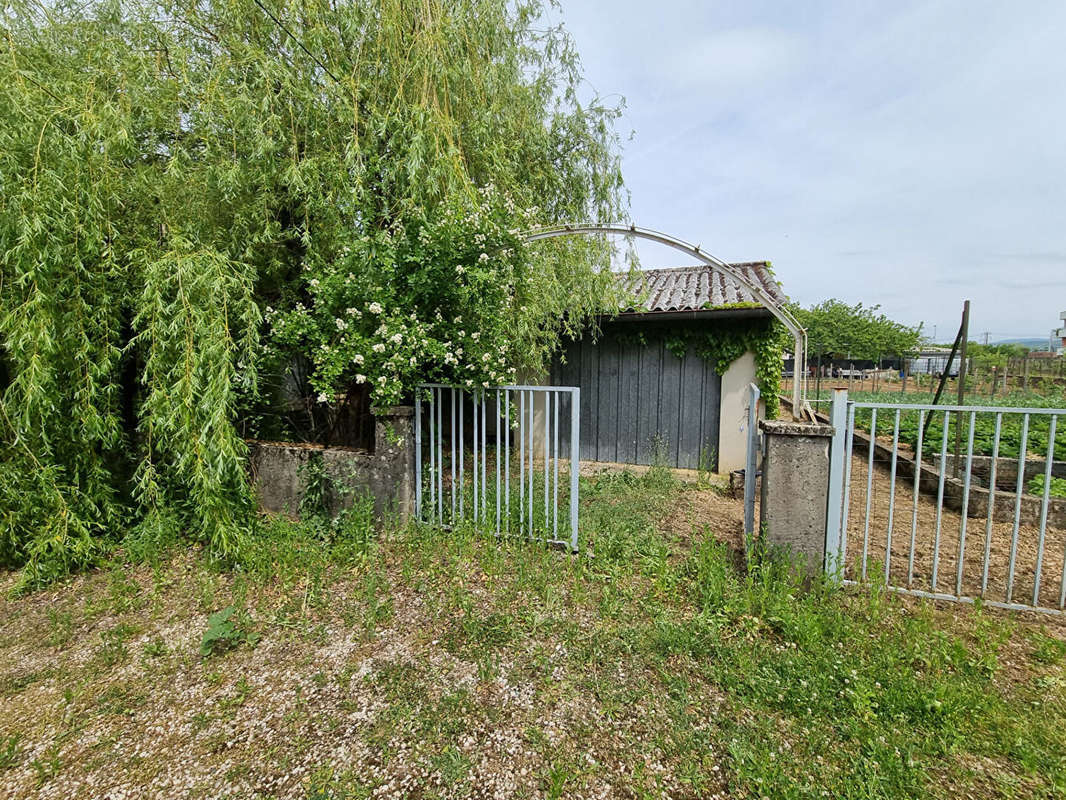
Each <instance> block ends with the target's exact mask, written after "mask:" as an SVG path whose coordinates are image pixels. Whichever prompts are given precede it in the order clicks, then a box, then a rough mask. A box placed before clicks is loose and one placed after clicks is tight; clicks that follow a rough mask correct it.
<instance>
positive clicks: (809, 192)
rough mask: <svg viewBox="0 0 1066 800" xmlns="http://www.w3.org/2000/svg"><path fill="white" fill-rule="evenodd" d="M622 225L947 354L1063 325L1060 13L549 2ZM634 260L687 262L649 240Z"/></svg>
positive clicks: (1024, 4) (1065, 158)
mask: <svg viewBox="0 0 1066 800" xmlns="http://www.w3.org/2000/svg"><path fill="white" fill-rule="evenodd" d="M553 18H554V19H556V20H561V21H563V22H564V23H565V24H566V27H567V28H568V29H569V31H570V33H571V34H572V35H573V37H574V39H575V42H576V45H577V49H578V51H579V53H580V54H581V61H582V64H583V71H584V74H585V78H586V79H587V86H586V87H585V88H586V90H587V91H588V92H589V94H590V95H591V94H592V93H597V94H599V95H600V96H602V97H605V98H607V99H608V100H610V99H615V100H617V99H618V96H619V95H620V96H622V97H624V98H625V112H624V114H623V117H622V118H621V120H620V121H619V123H618V130H619V133H620V134H622V138H623V147H624V150H623V174H624V176H625V179H626V184H627V186H628V188H629V191H630V193H631V216H632V221H633V222H634V223H635V224H637V225H639V226H642V227H646V228H653V229H657V230H661V231H664V232H667V233H670V234H673V235H675V236H677V237H679V238H681V239H684V240H687V241H690V242H693V243H696V244H699V245H701V247H702V248H703V249H705V250H706V251H708V252H710V253H713V254H714V255H715V256H717V257H719V258H721V259H723V260H725V261H754V260H769V261H771V262H773V265H774V270H775V273H776V275H777V277H778V279H779V280H780V281H781V283H782V285H783V287H784V290H785V292H786V293H787V294H788V295H789V297H791V298H792V299H793V300H795V301H797V302H799V303H802V304H803V305H809V304H811V303H815V302H819V301H821V300H824V299H827V298H830V297H835V298H839V299H841V300H844V301H846V302H849V303H857V302H862V303H864V304H865V305H873V304H880V305H881V309H882V311H884V312H885V313H886V314H888V315H889V316H890V317H892V318H894V319H897V320H899V321H901V322H906V323H908V324H917V323H920V322H921V323H924V325H925V330H926V332H927V335H929V336H933V335H934V333H935V336H936V339H937V340H945V339H946V340H950V339H951V338H953V337H954V334H955V331H956V329H957V328H958V325H959V319H960V317H961V312H962V304H963V300H965V299H969V300H971V301H972V310H971V327H970V331H971V334H970V338H971V339H974V340H978V341H983V340H984V334H985V332H988V333H989V339H990V341H993V342H994V341H996V340H997V339H1005V338H1015V337H1044V338H1045V339H1046V338H1047V336H1048V333H1049V331H1050V329H1052V328H1055V327H1058V326H1059V325H1060V324H1062V323H1060V321H1059V313H1060V312H1061V311H1064V310H1066V102H1064V101H1066V46H1064V42H1066V2H1063V0H1020V1H1019V2H1002V0H998V1H997V2H988V0H964V1H963V0H943V1H942V2H937V1H936V0H931V1H930V0H927V1H926V2H907V1H905V0H894V1H893V2H886V1H884V0H879V2H861V1H858V0H803V2H800V3H796V2H780V0H779V1H778V2H765V1H764V0H744V2H738V1H736V0H734V2H718V1H711V2H685V0H658V2H656V3H653V4H648V3H646V2H636V0H612V2H610V3H606V2H592V0H562V8H561V10H557V11H556V12H554V13H553ZM638 252H639V253H640V256H641V262H642V265H643V266H645V267H655V266H674V265H679V264H685V263H691V262H690V260H688V259H686V258H685V256H684V255H683V254H681V253H678V252H676V251H672V250H669V249H667V248H664V247H662V246H659V245H647V246H641V247H640V248H639V249H638Z"/></svg>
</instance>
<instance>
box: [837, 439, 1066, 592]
mask: <svg viewBox="0 0 1066 800" xmlns="http://www.w3.org/2000/svg"><path fill="white" fill-rule="evenodd" d="M868 477H869V476H868V472H867V459H866V457H865V454H863V455H858V454H856V455H855V456H854V457H853V459H852V469H851V492H850V498H849V504H848V530H847V537H848V538H847V566H848V577H851V578H854V579H856V580H858V579H861V578H862V577H863V575H864V574H865V575H866V576H868V577H870V578H873V577H874V576H877V575H882V576H883V575H884V574H885V565H886V563H885V562H886V561H887V562H888V581H887V582H888V583H889V585H892V586H900V587H905V588H912V589H921V590H924V591H931V592H942V593H947V594H959V595H961V596H966V597H979V596H983V597H985V598H986V599H990V600H996V601H999V602H1017V603H1025V604H1034V605H1038V606H1042V607H1045V608H1052V609H1059V608H1061V605H1060V600H1061V587H1062V579H1063V560H1064V556H1066V531H1064V530H1061V529H1058V528H1052V527H1051V526H1048V528H1047V530H1046V532H1045V535H1044V541H1043V558H1042V561H1041V565H1040V586H1039V592H1038V596H1037V597H1036V602H1035V603H1034V588H1035V585H1036V574H1037V560H1038V553H1039V551H1040V531H1039V529H1038V528H1037V527H1035V526H1029V525H1021V526H1020V527H1019V529H1018V534H1017V539H1016V540H1015V538H1014V526H1013V524H1011V523H1007V522H993V523H992V524H991V525H989V524H988V522H987V519H986V518H975V517H969V518H968V519H967V520H966V525H965V544H964V548H965V549H964V553H963V558H962V569H961V574H960V569H959V553H960V550H961V549H963V548H962V545H963V520H962V516H961V514H960V513H959V512H957V511H952V510H950V509H946V508H945V509H942V510H940V511H938V507H937V502H936V497H935V496H931V495H929V494H924V493H919V496H918V502H917V504H915V502H914V491H913V487H914V484H913V479H911V478H903V477H899V478H897V479H896V485H895V500H894V503H892V502H891V501H892V494H893V492H892V483H891V480H890V473H889V472H888V470H887V469H886V468H885V465H883V464H879V463H877V462H876V461H875V463H874V468H873V475H872V479H871V480H868ZM868 487H869V492H867V488H868ZM1013 501H1014V497H1013V495H1005V494H997V495H996V501H995V502H996V504H997V505H998V504H1005V505H1008V506H1009V505H1010V504H1012V503H1013ZM867 502H869V514H867ZM890 507H891V508H890ZM890 510H891V511H892V524H891V552H890V556H889V549H888V547H889V532H890V526H889V512H890ZM912 523H913V526H914V529H913V559H912V548H911V540H912ZM938 529H939V531H940V534H939V539H938V537H937V530H938ZM938 542H939V545H938ZM1012 550H1013V552H1014V571H1013V576H1012V574H1011V570H1010V564H1011V553H1012ZM986 551H987V558H986ZM886 556H888V557H886ZM864 563H865V570H864V567H863V564H864ZM934 569H935V572H936V574H935V576H934ZM1008 595H1009V596H1008Z"/></svg>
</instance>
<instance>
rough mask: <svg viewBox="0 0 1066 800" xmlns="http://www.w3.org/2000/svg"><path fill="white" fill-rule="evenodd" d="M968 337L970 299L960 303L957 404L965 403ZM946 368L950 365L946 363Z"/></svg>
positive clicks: (958, 436) (958, 444)
mask: <svg viewBox="0 0 1066 800" xmlns="http://www.w3.org/2000/svg"><path fill="white" fill-rule="evenodd" d="M969 338H970V301H969V300H967V301H966V302H965V303H963V304H962V344H961V347H960V350H959V405H960V406H961V405H965V404H966V341H967V340H968V339H969ZM948 368H949V369H950V368H951V365H950V364H948ZM955 417H956V418H955V470H954V472H955V477H956V478H957V477H959V453H960V451H961V450H962V424H961V423H960V422H959V420H960V419H961V417H960V416H959V415H958V414H956V415H955Z"/></svg>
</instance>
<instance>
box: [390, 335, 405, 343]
mask: <svg viewBox="0 0 1066 800" xmlns="http://www.w3.org/2000/svg"><path fill="white" fill-rule="evenodd" d="M389 341H390V342H392V343H393V344H402V343H403V336H401V335H400V334H398V333H394V334H393V335H392V336H390V337H389Z"/></svg>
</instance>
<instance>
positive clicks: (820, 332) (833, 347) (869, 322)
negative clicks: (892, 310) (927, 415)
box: [792, 300, 922, 361]
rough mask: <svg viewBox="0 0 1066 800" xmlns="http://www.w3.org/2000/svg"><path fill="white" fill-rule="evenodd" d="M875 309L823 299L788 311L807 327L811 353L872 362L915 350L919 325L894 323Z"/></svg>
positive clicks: (920, 334)
mask: <svg viewBox="0 0 1066 800" xmlns="http://www.w3.org/2000/svg"><path fill="white" fill-rule="evenodd" d="M879 308H880V306H877V305H874V306H869V307H866V306H863V304H862V303H857V304H855V305H854V306H849V305H848V304H847V303H844V302H841V301H840V300H826V301H825V302H822V303H819V304H817V305H813V306H811V307H810V308H809V309H806V308H800V307H799V306H794V307H793V308H792V313H793V314H795V315H796V319H798V320H799V323H800V324H801V325H802V326H803V327H804V328H806V329H807V347H808V350H809V352H810V353H812V354H813V353H824V354H826V355H830V356H834V357H837V358H855V359H863V360H866V359H870V360H875V361H876V360H880V359H881V358H884V357H886V356H905V355H907V354H909V353H913V352H915V351H916V350H917V349H918V348H919V347H920V346H921V343H922V326H921V325H918V327H916V328H912V327H909V326H907V325H903V324H901V323H899V322H895V321H893V320H891V319H889V318H888V317H886V316H885V315H884V314H879V313H877V310H878V309H879Z"/></svg>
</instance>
